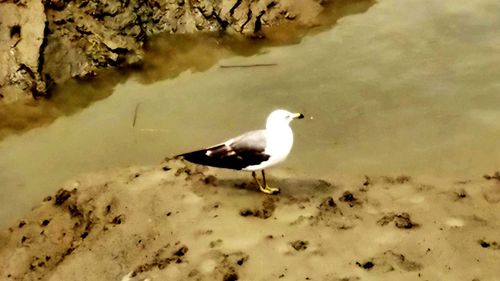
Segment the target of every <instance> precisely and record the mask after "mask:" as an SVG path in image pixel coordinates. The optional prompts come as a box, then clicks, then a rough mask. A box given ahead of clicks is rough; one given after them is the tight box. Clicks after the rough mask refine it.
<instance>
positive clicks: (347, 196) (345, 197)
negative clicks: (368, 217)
mask: <svg viewBox="0 0 500 281" xmlns="http://www.w3.org/2000/svg"><path fill="white" fill-rule="evenodd" d="M339 200H340V201H342V202H345V203H347V204H349V207H351V208H352V207H354V206H356V205H361V202H360V201H359V200H358V199H357V198H356V197H355V196H354V194H352V193H351V192H350V191H345V192H344V193H343V194H342V196H340V197H339Z"/></svg>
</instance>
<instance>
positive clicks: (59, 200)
mask: <svg viewBox="0 0 500 281" xmlns="http://www.w3.org/2000/svg"><path fill="white" fill-rule="evenodd" d="M55 197H56V201H55V202H54V205H56V206H59V205H62V204H63V203H64V202H65V201H66V200H68V198H70V197H71V192H69V191H67V190H65V189H59V191H57V193H56V195H55Z"/></svg>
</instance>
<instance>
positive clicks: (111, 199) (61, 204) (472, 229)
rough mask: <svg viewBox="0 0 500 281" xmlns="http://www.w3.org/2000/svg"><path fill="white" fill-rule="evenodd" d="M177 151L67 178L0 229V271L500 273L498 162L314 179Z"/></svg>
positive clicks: (326, 276)
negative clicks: (454, 172)
mask: <svg viewBox="0 0 500 281" xmlns="http://www.w3.org/2000/svg"><path fill="white" fill-rule="evenodd" d="M270 174H271V179H270V180H271V183H272V185H274V186H279V187H280V188H281V189H282V193H281V194H279V195H276V196H269V195H265V194H263V193H260V192H258V191H257V189H256V186H254V185H253V184H252V182H251V181H250V176H249V175H248V174H245V173H243V172H234V171H228V170H216V169H209V168H205V167H201V166H194V165H191V164H186V163H184V162H182V161H178V160H172V161H169V162H165V163H163V164H162V165H158V166H148V167H131V168H127V169H115V170H108V171H105V172H102V173H99V174H89V175H85V176H81V177H79V178H78V179H76V180H72V181H69V182H67V183H66V184H65V185H64V187H63V188H62V189H61V190H59V191H58V192H57V193H56V194H54V195H53V196H48V197H46V198H45V199H44V202H42V203H41V204H40V205H39V206H37V207H35V208H34V209H33V210H32V211H31V212H30V213H29V214H27V215H26V216H24V217H23V218H21V219H19V220H18V221H17V222H16V223H15V224H13V225H11V226H10V227H9V228H8V229H5V230H4V231H3V232H2V234H1V236H0V249H1V250H0V260H2V261H3V262H2V263H0V274H1V279H2V280H278V279H279V280H403V279H404V280H469V281H470V280H497V279H496V278H498V276H499V274H500V269H499V268H498V266H497V261H498V260H499V258H500V238H499V236H498V233H499V231H500V225H499V224H498V222H499V221H500V173H497V174H490V175H485V176H478V177H477V178H471V179H469V180H460V181H456V180H455V179H453V178H413V177H411V176H408V175H400V176H397V177H384V176H365V177H359V178H357V177H332V178H322V179H317V178H307V177H304V176H303V175H300V174H297V173H295V172H292V171H283V170H277V172H273V171H272V170H271V172H270Z"/></svg>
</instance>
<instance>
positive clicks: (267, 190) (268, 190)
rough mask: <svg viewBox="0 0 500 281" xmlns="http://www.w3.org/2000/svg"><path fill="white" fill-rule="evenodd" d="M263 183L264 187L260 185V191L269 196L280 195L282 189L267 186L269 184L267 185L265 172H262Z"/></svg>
mask: <svg viewBox="0 0 500 281" xmlns="http://www.w3.org/2000/svg"><path fill="white" fill-rule="evenodd" d="M262 181H263V185H264V187H262V185H259V187H260V191H262V192H264V193H267V194H278V193H280V189H279V188H275V187H270V186H269V185H267V183H266V174H265V173H264V170H262Z"/></svg>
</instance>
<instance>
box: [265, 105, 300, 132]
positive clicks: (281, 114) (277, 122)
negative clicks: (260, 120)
mask: <svg viewBox="0 0 500 281" xmlns="http://www.w3.org/2000/svg"><path fill="white" fill-rule="evenodd" d="M302 118H304V114H302V113H291V112H289V111H286V110H283V109H278V110H275V111H273V112H271V114H269V117H267V122H266V128H268V129H269V128H275V127H282V126H288V124H290V122H291V121H292V120H293V119H302Z"/></svg>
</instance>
